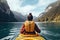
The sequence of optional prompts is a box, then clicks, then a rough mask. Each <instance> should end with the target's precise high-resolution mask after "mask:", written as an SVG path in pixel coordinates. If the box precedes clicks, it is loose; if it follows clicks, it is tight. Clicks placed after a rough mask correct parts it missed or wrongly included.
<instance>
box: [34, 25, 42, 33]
mask: <svg viewBox="0 0 60 40" xmlns="http://www.w3.org/2000/svg"><path fill="white" fill-rule="evenodd" d="M35 31H36V32H38V33H40V32H41V30H40V29H39V28H38V26H37V25H36V24H35Z"/></svg>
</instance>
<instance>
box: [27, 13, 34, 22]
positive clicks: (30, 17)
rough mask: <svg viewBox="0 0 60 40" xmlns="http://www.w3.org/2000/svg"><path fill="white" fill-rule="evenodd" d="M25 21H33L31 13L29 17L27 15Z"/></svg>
mask: <svg viewBox="0 0 60 40" xmlns="http://www.w3.org/2000/svg"><path fill="white" fill-rule="evenodd" d="M27 19H28V20H29V21H32V20H33V16H32V13H29V15H28V17H27Z"/></svg>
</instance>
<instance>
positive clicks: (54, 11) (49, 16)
mask: <svg viewBox="0 0 60 40" xmlns="http://www.w3.org/2000/svg"><path fill="white" fill-rule="evenodd" d="M38 20H39V21H60V1H56V2H54V3H51V4H50V5H48V7H47V8H46V10H45V12H43V13H42V16H40V15H39V18H38Z"/></svg>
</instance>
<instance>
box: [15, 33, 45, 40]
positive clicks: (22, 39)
mask: <svg viewBox="0 0 60 40" xmlns="http://www.w3.org/2000/svg"><path fill="white" fill-rule="evenodd" d="M15 40H45V39H44V38H43V37H42V36H36V35H24V34H19V36H18V37H17V38H16V39H15Z"/></svg>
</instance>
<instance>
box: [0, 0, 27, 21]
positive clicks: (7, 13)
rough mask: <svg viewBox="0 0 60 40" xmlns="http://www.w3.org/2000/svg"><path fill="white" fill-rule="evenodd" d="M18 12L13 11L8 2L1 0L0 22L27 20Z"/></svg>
mask: <svg viewBox="0 0 60 40" xmlns="http://www.w3.org/2000/svg"><path fill="white" fill-rule="evenodd" d="M23 17H24V16H23V15H21V14H20V13H18V12H15V11H11V10H10V7H9V5H8V3H7V1H6V0H0V22H23V21H25V20H26V19H25V18H23Z"/></svg>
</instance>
